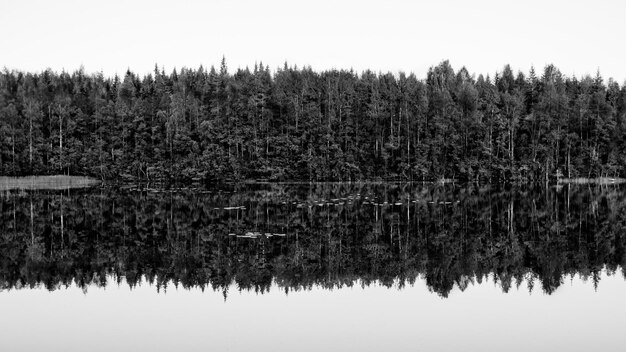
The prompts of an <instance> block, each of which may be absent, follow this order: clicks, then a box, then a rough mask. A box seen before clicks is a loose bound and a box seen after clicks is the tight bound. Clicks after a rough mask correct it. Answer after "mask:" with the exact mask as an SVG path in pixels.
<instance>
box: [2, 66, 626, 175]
mask: <svg viewBox="0 0 626 352" xmlns="http://www.w3.org/2000/svg"><path fill="white" fill-rule="evenodd" d="M625 122H626V89H625V88H624V87H621V88H620V86H619V85H618V84H617V83H615V82H613V81H612V80H609V81H608V82H605V81H604V80H603V79H602V77H600V75H599V74H598V75H597V76H596V77H593V78H592V77H584V78H582V79H578V78H576V77H565V76H564V75H562V74H561V73H560V72H559V71H558V70H557V68H555V67H554V66H547V67H546V68H545V69H544V70H543V72H539V73H535V72H534V70H531V72H530V74H529V75H528V76H525V75H523V74H522V73H518V74H514V73H513V71H512V70H511V68H510V67H509V66H505V67H504V69H503V71H502V72H500V73H499V74H497V75H496V76H495V77H492V78H490V77H488V76H487V77H483V76H482V75H480V76H478V78H475V77H473V76H470V75H469V74H468V71H467V70H466V69H464V68H462V69H461V70H459V71H458V72H454V71H453V69H452V67H450V65H449V64H448V62H447V61H444V62H442V63H441V64H439V65H438V66H435V67H432V68H431V69H430V70H429V71H428V73H427V76H426V79H425V80H419V79H417V78H416V77H415V76H414V75H412V74H411V75H405V74H403V73H400V74H398V75H393V74H390V73H386V74H375V73H373V72H370V71H366V72H363V73H362V74H360V75H359V74H356V73H355V72H353V71H344V70H341V71H338V70H330V71H324V72H315V71H312V70H311V69H310V68H304V69H298V68H294V67H288V66H287V65H285V67H284V68H282V69H278V70H277V71H276V72H275V73H274V74H271V73H270V71H269V69H268V68H267V67H264V66H263V65H258V66H257V65H255V67H254V69H253V70H248V69H240V70H237V72H235V73H234V74H231V73H229V72H228V71H227V69H226V64H225V62H222V65H221V67H220V68H219V69H217V70H216V69H213V68H211V69H210V70H208V71H207V70H206V69H204V68H202V67H200V68H199V69H197V70H193V69H182V70H180V71H176V70H174V71H173V72H172V73H169V74H166V73H165V72H164V71H163V70H159V69H155V71H154V74H152V75H147V76H144V77H139V76H137V75H136V74H134V73H132V72H127V73H126V75H125V76H124V77H117V76H116V77H114V78H106V77H103V76H102V75H101V74H100V75H85V73H84V72H83V71H82V70H81V71H77V72H74V73H71V74H70V73H67V72H62V73H60V74H58V73H55V72H51V71H50V70H47V71H44V72H42V73H38V74H33V73H24V72H15V71H7V70H5V71H4V72H2V73H1V74H0V175H27V174H59V173H63V174H71V175H86V176H95V177H98V178H102V179H121V178H133V179H143V180H153V181H154V180H167V179H177V180H181V179H203V180H216V179H217V180H236V179H238V180H241V179H273V180H307V181H308V180H364V179H369V180H372V179H387V180H389V179H397V180H399V179H407V180H408V179H413V180H434V179H441V178H456V179H460V180H471V181H474V180H480V181H483V182H492V183H495V182H498V183H501V182H507V183H508V182H511V183H518V182H526V181H539V180H540V181H544V180H546V179H548V178H551V177H554V176H555V175H564V176H568V177H598V176H612V177H613V176H619V175H624V174H625V171H626V170H625V166H626V138H624V137H625V131H626V123H625Z"/></svg>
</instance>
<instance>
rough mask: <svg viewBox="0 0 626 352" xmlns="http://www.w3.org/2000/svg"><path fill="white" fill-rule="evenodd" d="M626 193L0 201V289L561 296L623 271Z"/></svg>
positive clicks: (366, 187) (87, 196) (230, 193)
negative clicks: (477, 290) (567, 283)
mask: <svg viewBox="0 0 626 352" xmlns="http://www.w3.org/2000/svg"><path fill="white" fill-rule="evenodd" d="M625 214H626V198H625V195H624V193H623V192H622V191H621V190H620V189H619V188H614V187H608V188H607V187H600V186H592V187H588V186H584V187H579V186H569V187H565V188H556V189H554V188H553V189H548V190H545V189H543V190H533V189H516V190H510V191H504V190H497V189H493V188H489V187H483V188H476V187H473V188H459V187H454V186H452V185H446V186H441V187H435V188H432V187H430V188H422V187H419V186H417V185H415V184H361V185H355V184H352V185H348V184H311V185H279V184H265V185H247V186H236V187H235V188H225V189H221V190H206V189H186V190H160V189H143V190H141V189H107V188H101V189H100V188H97V189H94V190H78V191H70V192H69V193H68V192H67V191H64V192H59V191H45V192H24V191H11V192H5V193H1V194H0V290H1V289H15V288H22V287H34V286H38V285H44V286H45V287H46V288H48V289H50V290H53V289H56V288H59V287H63V286H67V285H71V284H72V283H74V282H75V283H76V284H77V285H79V286H80V287H83V288H86V287H87V286H88V285H89V284H95V285H100V286H104V285H106V284H107V280H110V279H111V278H113V279H114V280H119V281H126V282H127V283H128V284H129V285H131V286H134V285H137V284H138V283H140V282H141V281H142V278H146V279H147V280H148V281H149V282H152V283H154V284H155V285H156V287H157V288H158V289H165V288H166V286H167V285H168V284H170V285H171V284H172V283H173V284H176V285H180V286H182V287H185V288H188V287H201V288H203V289H204V288H211V289H215V290H221V291H223V292H224V294H225V295H226V293H227V290H228V289H229V287H231V286H232V284H235V285H236V287H237V289H240V290H256V291H257V292H265V291H266V290H268V289H269V288H270V286H271V285H272V283H276V284H277V285H278V286H279V287H281V288H282V289H284V290H285V291H289V290H301V289H308V288H310V287H312V286H314V285H320V286H322V287H326V288H338V287H342V286H352V285H355V284H361V285H369V284H370V283H372V282H379V283H382V284H383V285H386V286H400V287H402V286H404V285H406V284H411V283H413V282H415V281H416V280H425V282H426V284H427V285H428V287H429V288H430V289H431V290H433V291H434V292H436V293H438V294H440V295H442V296H447V295H448V294H449V292H450V291H451V290H452V289H453V287H454V286H455V285H456V286H457V287H458V288H460V289H461V290H464V289H465V288H466V287H468V285H471V284H472V283H474V282H476V281H477V282H481V281H483V280H485V279H486V278H487V277H492V278H494V279H495V280H496V282H497V283H498V284H499V285H500V287H501V288H502V290H503V291H505V292H506V291H508V290H509V289H510V288H511V287H515V286H516V285H520V284H521V283H523V282H526V283H528V285H529V287H530V289H531V290H532V289H533V285H539V286H540V287H541V290H543V291H544V292H546V293H552V292H553V291H554V290H556V289H557V288H558V287H559V286H560V285H561V284H563V282H564V280H566V278H567V277H568V276H570V275H581V276H582V277H583V278H585V279H586V278H589V279H590V280H593V282H594V284H596V285H597V284H598V281H599V277H600V273H601V271H602V270H603V269H605V268H606V269H607V271H608V273H609V274H615V273H616V272H620V274H619V275H623V274H624V273H623V271H622V270H623V269H621V268H624V265H625V264H626V255H625V250H626V235H625V233H626V231H625V227H626V215H625Z"/></svg>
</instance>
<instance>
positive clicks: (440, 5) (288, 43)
mask: <svg viewBox="0 0 626 352" xmlns="http://www.w3.org/2000/svg"><path fill="white" fill-rule="evenodd" d="M623 3H624V2H623V1H619V0H615V1H610V0H594V1H580V0H554V1H550V0H527V1H508V0H473V1H462V0H438V1H428V2H426V1H407V0H384V1H370V0H361V1H356V0H351V1H340V0H317V1H307V2H304V1H295V0H261V1H259V0H256V1H255V0H213V1H193V0H187V1H185V0H178V1H161V0H141V1H132V0H107V1H103V0H98V1H91V0H54V1H50V0H19V1H18V0H12V1H9V0H0V67H3V66H5V67H7V68H9V69H20V70H28V71H41V70H43V69H45V68H47V67H50V68H52V69H55V70H61V69H65V70H70V71H72V70H75V69H77V68H79V67H80V66H81V65H83V66H84V68H85V70H86V71H87V72H95V71H103V72H104V73H105V74H115V73H120V74H123V73H124V72H125V70H126V69H127V68H130V69H131V70H133V71H136V72H138V73H146V72H150V71H152V69H153V68H154V64H155V63H158V64H159V65H160V66H161V65H163V66H165V68H166V70H168V71H169V70H171V69H172V68H173V67H182V66H186V67H198V66H199V65H200V64H203V65H205V66H210V65H215V66H218V65H219V62H220V60H221V58H222V55H225V56H226V60H227V63H228V66H229V69H230V71H231V72H232V71H233V70H234V69H235V68H237V67H244V66H250V67H252V66H253V65H254V63H255V61H262V62H263V63H264V64H268V65H269V66H270V68H271V69H275V68H276V67H279V66H282V64H283V63H284V62H285V61H287V62H289V63H290V64H297V65H298V66H302V65H311V66H312V67H313V68H314V69H316V70H322V69H327V68H333V67H334V68H354V69H356V70H357V71H362V70H364V69H367V68H369V69H372V70H375V71H385V72H386V71H392V72H397V71H405V72H415V73H416V74H417V76H418V77H424V76H425V74H426V71H427V69H428V67H430V66H432V65H436V64H437V63H439V62H440V61H442V60H444V59H449V60H450V62H451V63H452V65H453V67H454V68H455V69H457V70H458V69H459V68H461V67H462V66H466V67H467V68H468V69H469V71H470V72H474V73H477V74H478V73H489V74H492V75H493V73H494V72H496V71H499V70H501V69H502V67H503V66H504V64H506V63H509V64H511V66H512V67H513V69H514V70H522V71H523V72H528V70H529V68H530V66H531V65H534V66H535V67H536V68H537V70H538V71H540V70H541V69H542V68H543V66H544V65H545V64H547V63H554V64H555V65H556V66H557V67H558V68H560V69H561V71H562V72H563V73H565V74H567V75H572V74H575V75H577V76H580V75H584V74H595V72H596V70H597V69H598V68H599V69H600V71H601V73H602V74H603V76H604V77H605V78H608V77H614V78H615V79H616V80H617V81H618V82H620V83H622V82H623V81H624V79H625V78H626V47H625V45H624V43H625V42H626V39H625V38H626V36H625V33H626V29H625V27H624V16H625V13H626V6H624V5H623Z"/></svg>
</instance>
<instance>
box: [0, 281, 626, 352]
mask: <svg viewBox="0 0 626 352" xmlns="http://www.w3.org/2000/svg"><path fill="white" fill-rule="evenodd" d="M537 285H539V283H537ZM625 293H626V282H625V280H624V278H623V277H622V275H621V274H616V275H612V276H608V275H607V274H606V273H605V272H604V273H603V274H602V278H601V281H600V284H599V286H598V289H597V291H595V290H594V287H593V283H592V281H591V280H589V281H587V282H583V281H582V280H580V279H579V278H574V279H572V280H570V279H569V278H567V279H565V283H564V284H563V285H562V286H561V287H560V288H559V289H558V290H557V291H556V292H555V293H553V294H552V295H546V294H544V293H542V291H541V289H540V288H539V287H535V290H533V292H532V293H531V294H529V292H528V290H527V287H525V285H522V287H520V288H519V289H516V288H512V289H511V291H510V292H509V293H502V291H501V288H500V287H499V286H497V285H495V284H494V282H493V281H492V280H490V281H488V282H483V283H482V284H474V285H470V286H469V287H468V288H467V289H466V290H465V291H464V292H460V291H459V290H458V288H455V290H454V291H453V292H452V293H451V294H450V297H449V298H445V299H444V298H441V297H439V296H438V295H436V294H434V293H431V292H429V291H428V289H427V288H426V286H425V283H424V282H423V281H422V280H418V282H417V283H416V284H415V286H413V287H410V286H409V287H405V288H403V289H400V290H398V289H395V288H391V289H389V288H386V287H381V286H375V285H374V286H369V287H365V288H361V287H360V286H355V287H352V288H342V289H336V290H332V291H330V290H325V289H322V288H313V289H312V290H310V291H298V292H290V293H289V294H288V295H285V293H284V291H282V290H280V289H279V288H278V287H277V286H276V285H274V286H272V289H271V290H270V292H269V293H265V294H256V293H254V292H248V291H243V292H238V291H237V290H236V288H235V287H231V289H230V290H229V294H228V299H227V300H226V301H224V297H223V295H222V293H221V292H214V291H211V290H208V291H205V292H202V291H201V290H200V289H191V290H184V289H182V288H179V289H175V287H174V286H170V287H169V288H168V290H167V292H165V293H164V292H163V291H161V292H160V293H159V292H157V290H156V288H155V287H154V286H150V285H148V284H145V283H144V284H143V285H141V286H140V287H137V288H134V289H132V290H131V289H129V287H128V286H127V285H126V284H121V285H117V284H115V283H114V282H113V281H110V283H109V285H108V286H107V288H106V289H103V288H98V287H95V286H93V287H90V288H89V290H88V292H87V293H86V294H85V293H83V292H82V291H81V289H79V288H77V287H75V286H74V287H71V288H69V289H63V288H62V289H59V290H56V291H52V292H49V291H47V290H45V289H43V288H42V289H19V290H12V291H4V292H0V312H2V313H1V314H0V331H2V333H1V338H0V344H1V346H2V348H1V349H2V350H3V351H38V350H46V351H87V350H88V351H559V350H560V351H594V350H595V351H622V350H623V349H624V345H625V344H626V335H624V334H623V330H624V327H625V326H626V305H625V304H624V297H625Z"/></svg>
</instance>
